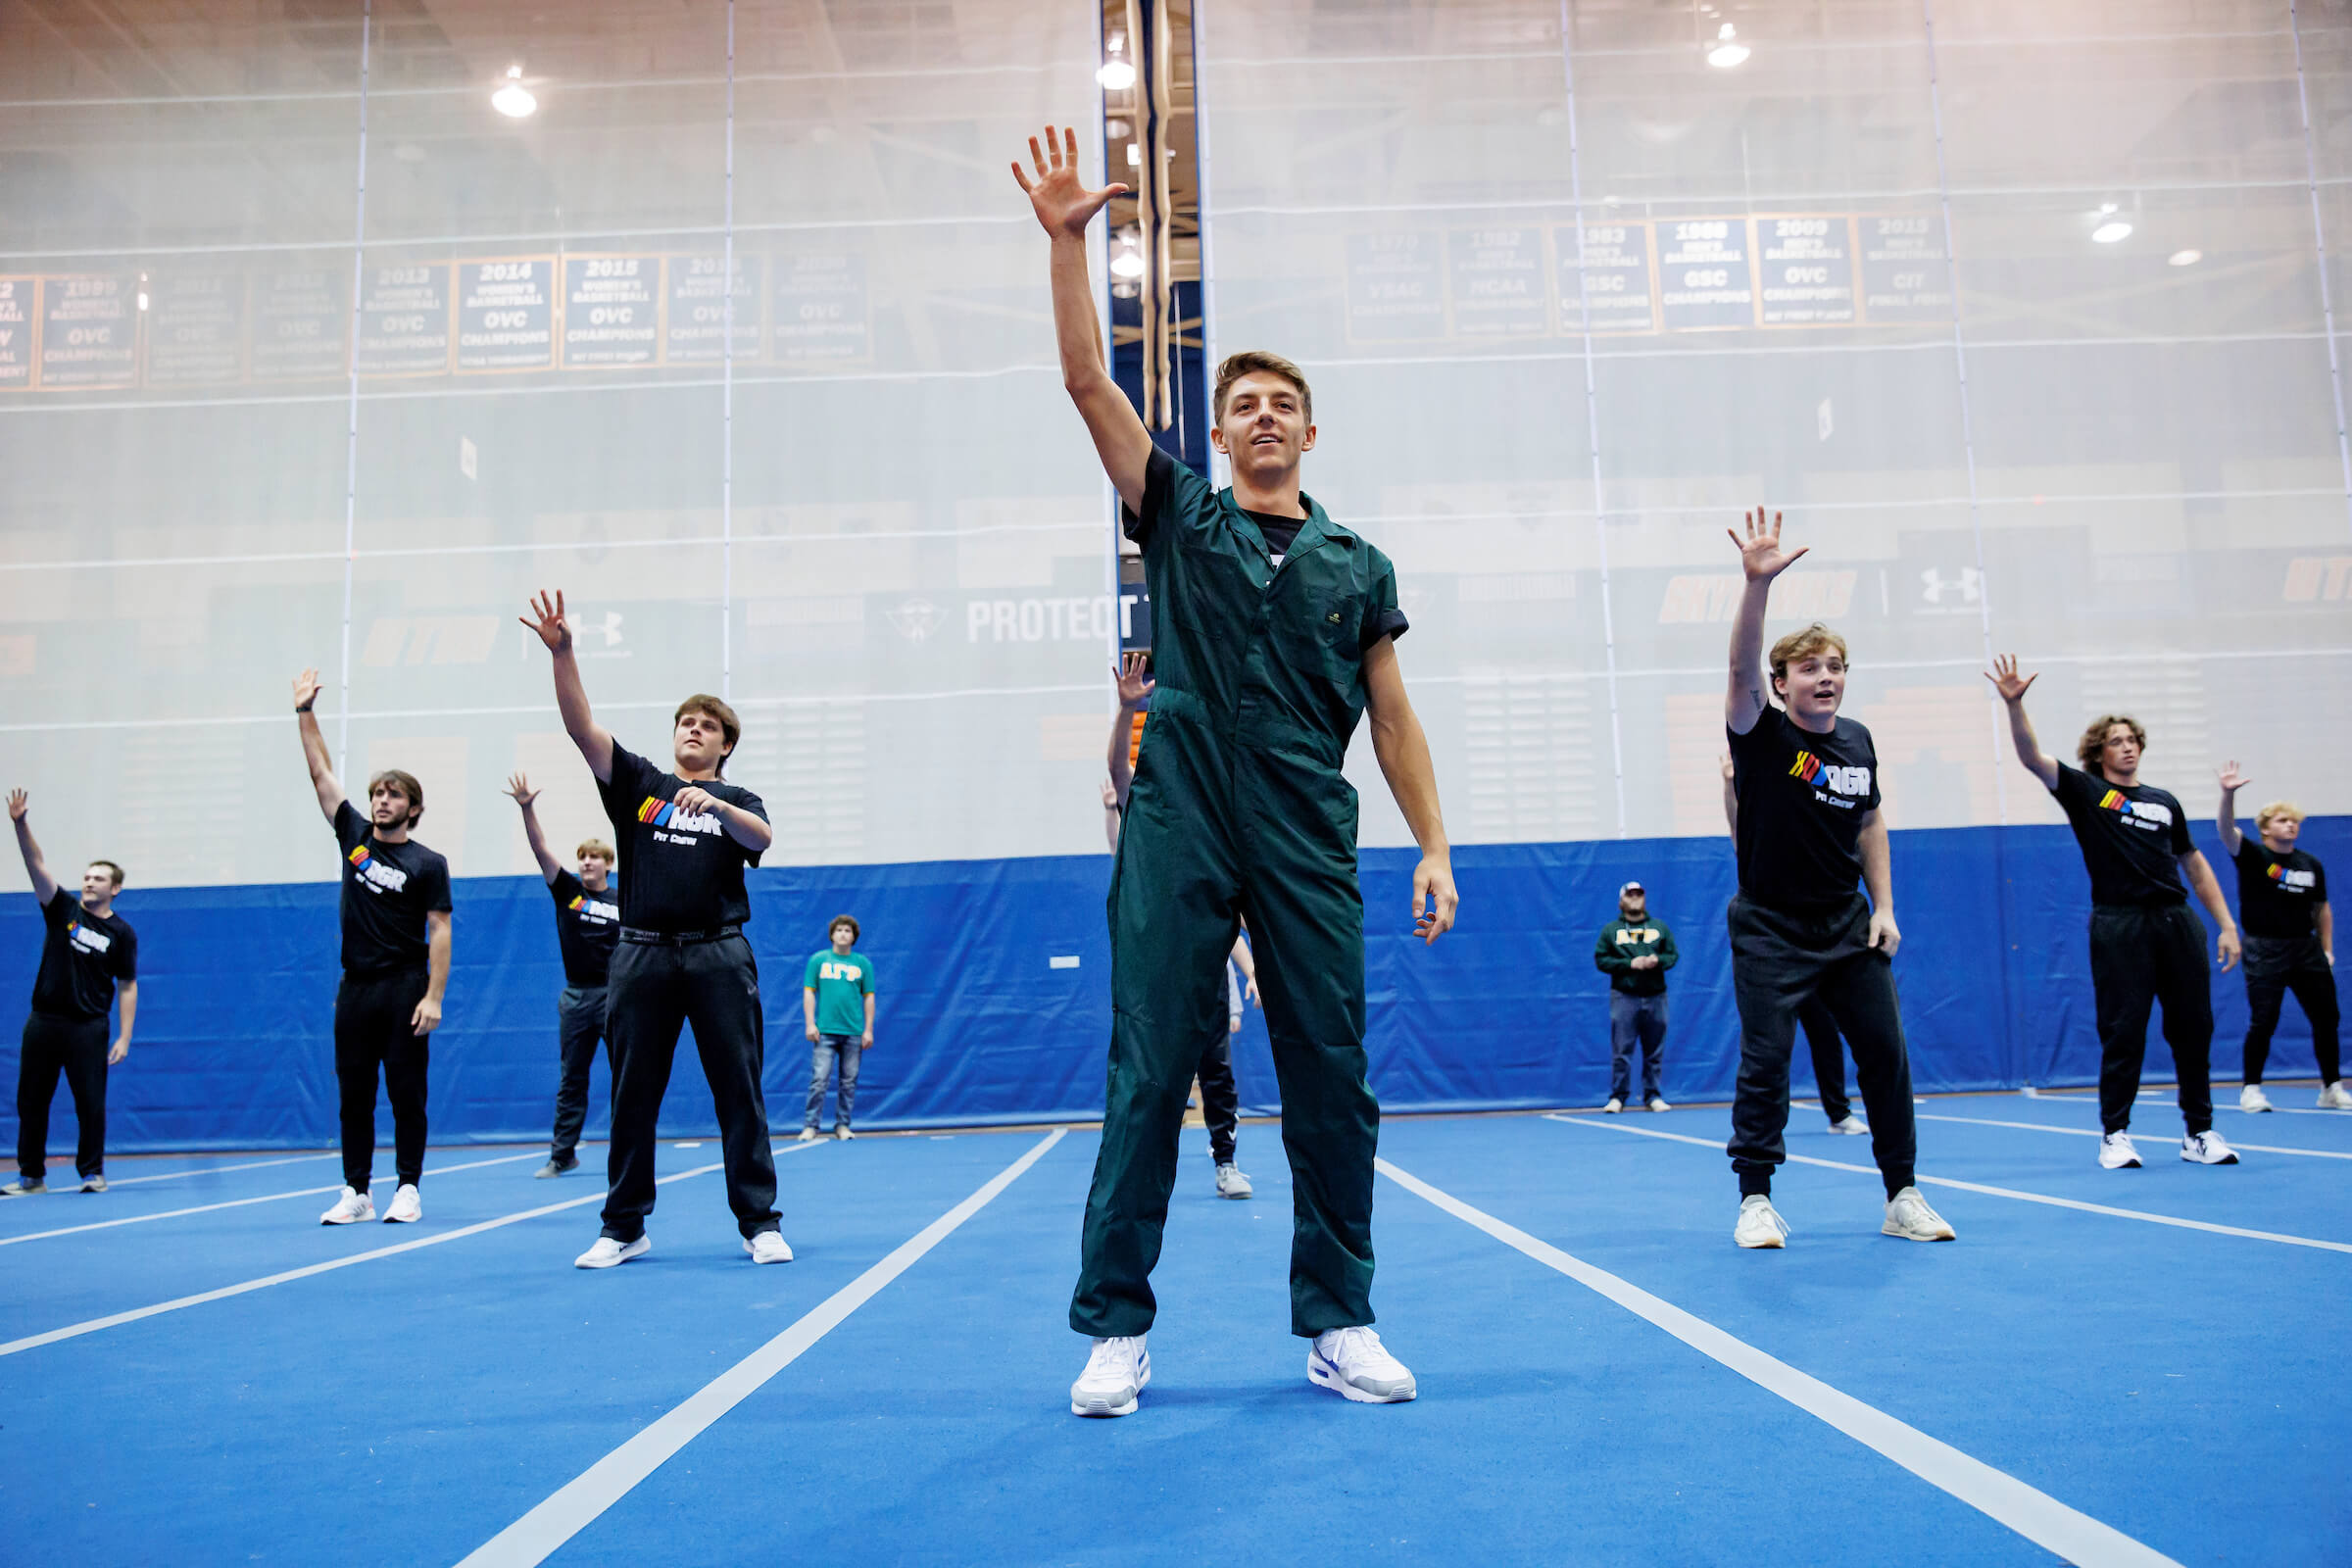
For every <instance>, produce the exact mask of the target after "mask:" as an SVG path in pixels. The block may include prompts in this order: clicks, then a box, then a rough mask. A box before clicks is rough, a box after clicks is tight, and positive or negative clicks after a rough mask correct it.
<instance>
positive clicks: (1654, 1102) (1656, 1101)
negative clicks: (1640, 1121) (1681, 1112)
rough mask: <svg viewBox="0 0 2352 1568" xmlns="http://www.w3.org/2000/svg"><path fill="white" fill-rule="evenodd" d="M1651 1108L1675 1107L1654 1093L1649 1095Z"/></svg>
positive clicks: (1664, 1108)
mask: <svg viewBox="0 0 2352 1568" xmlns="http://www.w3.org/2000/svg"><path fill="white" fill-rule="evenodd" d="M1649 1108H1650V1109H1652V1110H1672V1109H1673V1108H1674V1107H1673V1106H1672V1105H1669V1104H1668V1103H1666V1102H1665V1101H1664V1100H1663V1099H1662V1098H1660V1097H1659V1096H1657V1095H1652V1096H1650V1097H1649Z"/></svg>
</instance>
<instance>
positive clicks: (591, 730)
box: [520, 588, 613, 784]
mask: <svg viewBox="0 0 2352 1568" xmlns="http://www.w3.org/2000/svg"><path fill="white" fill-rule="evenodd" d="M520 619H521V621H522V623H523V624H524V625H525V626H528V627H530V628H531V630H532V631H534V632H536V633H538V635H539V640H540V641H541V642H543V643H545V644H546V645H547V651H548V652H549V653H551V654H553V655H554V656H555V666H556V711H558V712H559V713H562V714H563V715H564V733H565V734H567V735H569V736H570V737H571V744H572V745H574V746H577V747H578V748H579V749H580V756H581V757H582V758H583V759H585V760H586V761H587V763H588V771H589V772H591V773H594V774H595V775H596V781H597V782H598V783H599V784H609V783H611V782H612V781H613V732H612V731H611V730H609V729H607V728H605V726H604V725H602V724H599V723H598V722H597V721H596V715H595V714H594V713H593V712H591V711H589V709H588V688H587V687H585V686H583V685H581V684H580V662H579V661H578V660H577V659H576V658H574V657H573V656H572V651H571V622H570V621H568V620H566V619H565V618H564V590H563V589H561V588H559V589H557V590H556V593H555V597H554V598H553V599H550V598H549V597H548V596H547V595H546V594H545V593H544V592H543V593H541V594H540V595H539V597H538V598H537V599H534V600H532V601H531V613H529V614H527V615H524V616H521V617H520Z"/></svg>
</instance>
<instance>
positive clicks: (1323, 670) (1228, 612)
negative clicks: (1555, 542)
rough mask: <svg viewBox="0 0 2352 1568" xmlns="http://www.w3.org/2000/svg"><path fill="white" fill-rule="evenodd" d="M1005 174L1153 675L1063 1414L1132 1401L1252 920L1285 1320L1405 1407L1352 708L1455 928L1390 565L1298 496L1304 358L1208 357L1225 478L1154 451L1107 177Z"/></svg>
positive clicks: (1144, 1371)
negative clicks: (1285, 1253) (1046, 289)
mask: <svg viewBox="0 0 2352 1568" xmlns="http://www.w3.org/2000/svg"><path fill="white" fill-rule="evenodd" d="M1045 139H1046V142H1047V144H1048V146H1049V147H1050V149H1051V150H1050V151H1048V150H1046V149H1041V147H1040V146H1039V144H1038V142H1037V141H1036V140H1035V139H1032V140H1031V141H1030V143H1029V156H1030V160H1031V164H1032V169H1033V174H1032V172H1024V171H1023V169H1022V168H1021V166H1020V164H1019V163H1017V162H1016V163H1015V164H1014V165H1013V166H1012V172H1013V178H1014V179H1016V180H1018V181H1019V182H1020V186H1021V188H1022V190H1024V191H1026V192H1027V193H1028V195H1029V199H1030V203H1031V205H1032V207H1033V208H1034V209H1035V211H1036V214H1037V219H1038V221H1039V222H1040V223H1041V224H1042V225H1043V226H1044V228H1045V230H1046V233H1047V234H1048V235H1049V236H1050V237H1051V239H1052V241H1053V253H1052V254H1053V262H1052V275H1053V283H1054V337H1055V341H1056V343H1057V345H1058V347H1059V349H1060V356H1061V370H1062V382H1063V385H1064V386H1065V387H1067V388H1068V390H1069V393H1070V398H1071V401H1072V402H1074V403H1075V404H1076V405H1077V406H1078V412H1079V414H1080V416H1081V417H1084V419H1085V420H1086V426H1087V431H1088V433H1089V434H1090V435H1092V436H1093V438H1094V443H1095V450H1096V452H1097V453H1098V454H1099V455H1100V456H1101V458H1102V460H1103V468H1104V470H1105V471H1106V472H1107V473H1108V474H1109V475H1110V480H1111V483H1112V484H1113V485H1115V486H1116V487H1117V489H1118V492H1119V498H1120V500H1122V501H1123V502H1125V503H1126V506H1127V511H1128V516H1127V519H1126V527H1127V532H1128V536H1129V537H1130V538H1132V539H1134V540H1135V541H1136V542H1137V543H1138V544H1139V545H1141V546H1142V548H1143V553H1144V570H1145V580H1146V582H1147V583H1148V584H1149V585H1150V589H1151V595H1152V610H1153V629H1154V639H1153V641H1154V646H1153V649H1152V659H1153V662H1154V664H1155V666H1156V669H1157V673H1158V676H1159V685H1158V688H1157V693H1156V695H1155V696H1154V697H1153V699H1152V723H1151V726H1150V727H1149V729H1148V730H1147V731H1146V734H1145V740H1144V745H1143V752H1142V755H1141V757H1140V758H1139V760H1138V762H1137V767H1136V775H1135V783H1134V786H1133V789H1132V791H1131V793H1130V794H1129V796H1128V803H1127V806H1128V809H1127V817H1126V823H1125V826H1124V829H1123V831H1122V832H1121V833H1120V835H1119V849H1118V856H1117V860H1116V869H1115V870H1114V872H1113V873H1112V877H1111V888H1110V899H1109V916H1110V953H1111V1034H1110V1070H1109V1082H1108V1088H1107V1093H1106V1097H1105V1099H1106V1103H1105V1105H1104V1110H1103V1147H1102V1152H1100V1154H1098V1156H1097V1157H1096V1161H1095V1178H1094V1187H1093V1190H1092V1192H1091V1193H1089V1195H1088V1197H1087V1204H1086V1228H1085V1233H1084V1239H1083V1243H1082V1260H1081V1264H1080V1269H1079V1276H1078V1288H1077V1291H1076V1293H1075V1294H1074V1296H1073V1297H1072V1299H1071V1302H1070V1326H1071V1327H1072V1328H1074V1329H1076V1330H1077V1331H1078V1332H1079V1333H1081V1334H1084V1335H1087V1336H1090V1337H1091V1338H1092V1339H1093V1341H1094V1348H1093V1350H1092V1352H1091V1353H1090V1355H1089V1356H1088V1359H1087V1363H1086V1370H1085V1371H1084V1372H1083V1373H1082V1374H1081V1375H1080V1376H1079V1379H1078V1381H1077V1382H1076V1383H1075V1384H1073V1385H1072V1386H1071V1389H1070V1409H1071V1412H1072V1413H1073V1414H1077V1415H1098V1416H1111V1415H1126V1414H1128V1413H1129V1412H1131V1411H1133V1410H1134V1409H1135V1408H1136V1402H1137V1397H1138V1396H1139V1395H1140V1394H1141V1392H1142V1390H1143V1388H1144V1386H1145V1385H1146V1384H1148V1383H1150V1382H1151V1380H1152V1363H1151V1358H1150V1357H1149V1356H1148V1355H1147V1354H1146V1352H1145V1347H1144V1337H1145V1334H1146V1333H1147V1331H1149V1330H1150V1328H1151V1327H1152V1315H1153V1311H1154V1302H1153V1299H1152V1285H1151V1274H1152V1265H1153V1264H1154V1263H1155V1262H1157V1261H1158V1258H1159V1247H1160V1232H1161V1228H1162V1226H1163V1225H1164V1224H1165V1222H1166V1220H1167V1212H1168V1193H1169V1189H1170V1188H1171V1187H1172V1186H1173V1185H1174V1183H1175V1179H1176V1139H1177V1131H1178V1128H1179V1127H1180V1126H1181V1124H1182V1122H1183V1120H1184V1103H1185V1094H1186V1089H1187V1087H1188V1085H1189V1083H1190V1081H1191V1078H1192V1074H1193V1068H1194V1066H1195V1064H1196V1063H1197V1062H1198V1061H1199V1060H1200V1055H1201V1041H1203V1040H1206V1039H1208V1038H1209V1037H1210V1036H1211V1035H1212V1034H1214V1033H1215V1031H1216V1030H1217V1029H1218V1028H1219V1027H1220V1026H1221V1025H1222V1023H1223V1021H1224V1019H1223V1006H1222V1004H1223V1001H1224V998H1223V997H1222V995H1221V994H1220V993H1221V991H1222V987H1221V986H1220V984H1219V979H1220V974H1219V971H1220V968H1221V960H1222V959H1223V958H1224V956H1225V955H1226V953H1227V952H1228V951H1229V950H1230V949H1231V948H1232V946H1233V942H1234V936H1235V933H1236V931H1237V929H1238V922H1239V921H1240V920H1241V919H1243V918H1247V919H1248V921H1249V923H1250V936H1251V938H1252V940H1253V944H1254V946H1255V949H1256V956H1257V964H1258V980H1259V985H1260V989H1261V991H1262V993H1263V995H1264V998H1265V1008H1266V1027H1267V1033H1268V1034H1269V1036H1270V1037H1271V1039H1272V1043H1273V1048H1274V1067H1275V1074H1276V1077H1277V1078H1278V1079H1279V1080H1280V1083H1281V1087H1282V1104H1283V1121H1282V1141H1283V1148H1284V1150H1285V1152H1287V1153H1288V1154H1289V1155H1290V1160H1291V1171H1292V1175H1293V1178H1294V1182H1295V1198H1294V1201H1293V1228H1292V1241H1291V1332H1292V1333H1294V1334H1297V1335H1299V1336H1300V1337H1301V1338H1305V1339H1309V1340H1311V1341H1313V1345H1312V1348H1310V1349H1309V1351H1308V1353H1307V1377H1308V1380H1309V1381H1310V1382H1311V1383H1313V1384H1315V1385H1316V1386H1318V1387H1321V1388H1327V1389H1330V1390H1332V1391H1333V1392H1334V1393H1337V1394H1340V1395H1342V1396H1344V1397H1348V1398H1349V1399H1355V1400H1359V1401H1364V1402H1374V1403H1386V1402H1392V1401H1396V1400H1401V1399H1409V1398H1412V1397H1413V1396H1414V1394H1415V1392H1416V1391H1415V1388H1414V1384H1413V1378H1412V1374H1411V1373H1410V1372H1407V1371H1406V1370H1405V1369H1404V1367H1403V1366H1402V1365H1400V1364H1399V1363H1398V1362H1397V1359H1396V1357H1394V1356H1392V1355H1391V1354H1389V1352H1388V1351H1387V1350H1386V1349H1384V1348H1382V1347H1381V1343H1380V1337H1379V1336H1378V1335H1377V1334H1375V1333H1373V1332H1372V1329H1371V1323H1372V1303H1371V1286H1372V1158H1373V1151H1374V1147H1375V1145H1376V1143H1377V1141H1378V1137H1379V1128H1380V1109H1379V1106H1378V1104H1377V1103H1375V1102H1374V1100H1373V1098H1372V1091H1371V1089H1370V1087H1369V1086H1368V1085H1367V1084H1366V1082H1365V1078H1364V1047H1363V1038H1364V923H1363V922H1364V911H1363V898H1362V894H1361V893H1360V891H1359V890H1358V888H1357V885H1356V858H1355V829H1356V809H1355V791H1354V789H1353V788H1351V787H1350V786H1349V785H1348V781H1347V780H1346V779H1345V778H1343V777H1342V776H1341V772H1340V764H1341V761H1342V760H1343V759H1344V757H1345V756H1346V753H1347V749H1348V736H1349V735H1350V734H1352V733H1353V731H1354V729H1355V725H1356V720H1357V719H1358V717H1359V716H1360V715H1361V714H1362V712H1363V711H1364V710H1365V709H1366V708H1369V709H1370V710H1371V712H1372V742H1373V750H1374V752H1375V753H1376V754H1377V755H1378V757H1379V760H1380V765H1381V771H1382V772H1383V774H1384V775H1385V776H1386V777H1387V779H1388V782H1389V788H1390V790H1391V791H1392V793H1394V794H1395V796H1396V798H1397V807H1398V809H1400V810H1401V811H1402V812H1403V814H1404V819H1405V823H1406V825H1407V826H1408V827H1410V828H1411V830H1412V833H1413V837H1414V839H1415V841H1416V842H1417V843H1418V844H1419V845H1420V847H1421V861H1420V864H1419V865H1418V867H1417V868H1416V869H1415V870H1414V872H1413V916H1414V920H1413V924H1414V931H1415V934H1417V935H1419V936H1420V937H1421V938H1422V939H1423V940H1424V942H1434V941H1436V940H1437V938H1438V937H1439V936H1440V935H1441V934H1443V933H1444V932H1445V931H1446V930H1447V929H1448V928H1449V927H1450V926H1451V925H1452V924H1453V915H1454V907H1455V902H1456V900H1455V894H1454V887H1453V869H1452V863H1451V858H1450V855H1449V851H1448V848H1447V845H1446V829H1445V824H1444V821H1443V819H1442V817H1441V815H1440V812H1439V809H1438V792H1437V783H1436V779H1435V776H1434V773H1433V770H1432V768H1431V765H1430V760H1429V743H1428V741H1427V740H1426V738H1424V736H1423V735H1422V732H1421V725H1420V721H1419V720H1418V719H1416V718H1415V717H1414V716H1413V710H1412V705H1411V703H1410V702H1409V701H1407V699H1406V697H1405V691H1404V679H1403V676H1402V675H1401V673H1399V671H1398V668H1397V654H1396V650H1395V648H1394V646H1393V643H1394V639H1395V637H1396V636H1397V634H1398V633H1400V632H1402V631H1403V630H1404V629H1405V620H1404V616H1403V614H1402V613H1400V612H1399V611H1398V610H1397V575H1396V570H1395V568H1394V567H1392V566H1391V565H1390V564H1389V561H1388V558H1387V557H1385V556H1383V555H1382V554H1381V553H1380V552H1379V551H1377V550H1375V549H1373V548H1372V547H1371V546H1370V545H1369V544H1367V543H1365V542H1364V541H1363V540H1362V539H1360V538H1358V537H1357V536H1356V535H1354V534H1352V533H1350V532H1348V530H1347V529H1345V528H1342V527H1340V526H1339V525H1338V524H1337V523H1334V522H1333V521H1332V520H1331V518H1330V517H1328V516H1327V515H1324V512H1323V509H1322V508H1321V507H1318V506H1316V505H1315V504H1314V503H1313V502H1312V501H1311V500H1309V499H1308V498H1307V497H1305V496H1304V495H1302V494H1301V493H1300V492H1299V458H1300V457H1301V455H1302V454H1304V453H1305V452H1306V451H1307V450H1308V449H1309V448H1311V447H1312V446H1313V445H1314V441H1315V427H1314V421H1313V413H1312V406H1311V404H1310V402H1309V394H1308V392H1307V387H1306V382H1305V379H1304V377H1303V376H1301V375H1300V374H1299V368H1298V367H1296V366H1294V365H1292V364H1290V363H1289V362H1288V361H1286V360H1281V359H1277V358H1275V357H1274V356H1272V355H1265V354H1243V355H1236V356H1234V357H1233V358H1232V359H1229V360H1227V361H1226V362H1225V364H1224V365H1223V366H1221V367H1219V368H1218V372H1217V381H1216V391H1215V394H1214V397H1213V400H1212V408H1211V414H1212V417H1213V420H1214V428H1213V430H1212V431H1211V434H1210V441H1211V443H1212V444H1213V445H1214V446H1215V448H1216V449H1217V450H1218V451H1219V452H1222V453H1224V454H1226V455H1227V457H1229V458H1230V459H1231V460H1232V464H1233V481H1234V483H1233V488H1232V489H1231V490H1227V491H1223V492H1219V491H1216V490H1212V489H1211V488H1210V487H1209V486H1208V485H1207V483H1205V482H1204V481H1203V480H1201V478H1200V476H1198V475H1197V474H1195V473H1193V472H1192V470H1190V469H1189V468H1186V467H1184V466H1182V465H1180V464H1178V463H1176V462H1174V461H1173V460H1172V459H1170V458H1169V457H1168V455H1167V454H1166V453H1164V452H1162V451H1160V450H1159V449H1158V448H1157V447H1155V446H1153V445H1152V438H1151V436H1150V435H1149V434H1148V433H1147V432H1146V431H1145V429H1144V425H1143V421H1142V420H1141V419H1139V418H1138V417H1136V413H1135V410H1134V408H1133V407H1132V406H1131V405H1130V404H1129V403H1128V401H1127V397H1126V394H1125V393H1123V392H1121V391H1120V390H1119V388H1118V385H1117V383H1116V382H1114V381H1112V379H1111V378H1110V374H1109V372H1108V371H1107V370H1106V369H1105V368H1104V367H1103V345H1102V341H1101V338H1100V336H1099V334H1098V331H1097V327H1096V318H1095V300H1094V294H1093V291H1092V287H1091V284H1090V281H1089V279H1088V276H1087V260H1086V225H1087V223H1088V222H1089V221H1091V220H1092V219H1093V218H1094V216H1095V214H1096V213H1098V212H1100V211H1102V209H1103V205H1104V204H1105V203H1107V202H1108V201H1109V200H1110V199H1111V197H1113V196H1115V195H1118V194H1119V193H1120V192H1122V191H1123V190H1125V189H1126V187H1125V186H1123V185H1112V186H1109V187H1107V188H1105V189H1103V190H1091V191H1090V190H1088V189H1087V188H1086V187H1085V185H1084V183H1083V182H1081V181H1080V179H1079V178H1078V169H1077V164H1078V151H1077V149H1078V142H1077V135H1076V133H1075V132H1074V131H1071V130H1067V129H1064V130H1063V131H1062V132H1061V135H1060V137H1059V139H1058V140H1056V138H1055V136H1054V131H1053V130H1052V129H1051V128H1050V127H1049V128H1048V130H1047V132H1046V138H1045Z"/></svg>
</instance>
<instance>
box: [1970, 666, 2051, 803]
mask: <svg viewBox="0 0 2352 1568" xmlns="http://www.w3.org/2000/svg"><path fill="white" fill-rule="evenodd" d="M1985 679H1986V680H1988V681H1990V682H1992V685H1993V689H1994V690H1995V691H1997V692H1999V693H2000V694H2001V701H2002V703H2004V704H2005V705H2007V707H2008V709H2009V744H2010V745H2012V746H2014V747H2016V748H2017V760H2019V761H2020V762H2023V763H2024V764H2025V765H2026V771H2027V772H2029V773H2031V774H2033V775H2034V777H2035V778H2037V779H2039V780H2041V787H2042V788H2043V789H2045V790H2054V789H2056V788H2057V787H2058V759H2056V758H2055V757H2052V756H2050V755H2049V753H2047V752H2045V751H2043V750H2042V749H2041V742H2039V741H2038V740H2036V739H2034V721H2033V720H2032V719H2030V718H2028V717H2027V716H2026V693H2027V691H2029V690H2030V689H2031V688H2032V687H2033V685H2034V682H2035V681H2037V680H2039V679H2041V674H2040V672H2039V671H2038V670H2037V671H2035V672H2034V674H2031V675H2020V674H2018V672H2017V656H2016V655H2015V654H1998V655H1995V656H1994V658H1993V661H1992V668H1991V669H1989V670H1987V671H1985Z"/></svg>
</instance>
